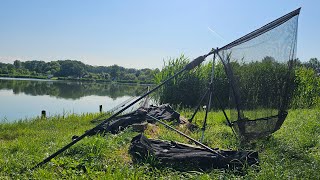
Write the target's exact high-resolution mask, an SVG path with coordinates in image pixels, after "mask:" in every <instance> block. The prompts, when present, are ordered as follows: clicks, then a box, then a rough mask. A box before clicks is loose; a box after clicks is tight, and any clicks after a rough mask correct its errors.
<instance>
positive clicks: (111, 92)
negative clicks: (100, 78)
mask: <svg viewBox="0 0 320 180" xmlns="http://www.w3.org/2000/svg"><path fill="white" fill-rule="evenodd" d="M145 88H146V86H142V85H128V84H117V83H95V82H71V81H54V80H37V79H13V78H0V122H13V121H16V120H20V119H26V118H33V117H36V116H40V114H41V111H42V110H45V111H46V113H47V116H52V115H58V114H59V115H63V114H65V115H67V114H70V113H78V114H80V113H87V112H99V105H102V106H103V111H108V110H110V109H112V108H113V107H115V106H117V105H118V104H120V103H122V102H123V101H126V100H128V99H130V98H131V97H136V96H138V95H139V93H141V92H143V91H144V89H145Z"/></svg>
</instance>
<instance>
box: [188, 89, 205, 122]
mask: <svg viewBox="0 0 320 180" xmlns="http://www.w3.org/2000/svg"><path fill="white" fill-rule="evenodd" d="M209 91H210V88H208V89H207V90H206V92H205V93H204V94H203V96H202V97H201V99H200V102H199V104H198V106H197V108H196V110H195V111H194V113H193V114H192V117H191V118H190V119H189V122H190V123H191V122H192V120H193V118H194V117H195V116H196V114H197V112H198V111H199V109H200V106H201V104H202V102H203V100H204V98H205V97H206V96H207V94H208V93H209Z"/></svg>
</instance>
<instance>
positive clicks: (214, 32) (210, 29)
mask: <svg viewBox="0 0 320 180" xmlns="http://www.w3.org/2000/svg"><path fill="white" fill-rule="evenodd" d="M208 30H209V31H211V32H212V33H213V34H215V35H216V36H217V37H218V38H220V39H221V40H222V41H223V42H224V43H225V42H226V40H225V39H224V38H223V37H222V36H221V35H220V34H218V33H217V32H216V31H214V30H213V29H212V28H210V27H208Z"/></svg>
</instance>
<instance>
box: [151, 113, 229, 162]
mask: <svg viewBox="0 0 320 180" xmlns="http://www.w3.org/2000/svg"><path fill="white" fill-rule="evenodd" d="M147 116H148V117H150V118H152V119H154V120H156V121H157V122H159V123H160V124H162V125H164V126H166V127H167V128H169V129H171V130H173V131H175V132H177V133H179V134H180V135H182V136H184V137H186V138H187V139H189V140H191V141H193V142H194V143H195V144H197V145H199V146H201V147H203V148H205V149H207V150H208V151H210V152H212V153H215V154H217V155H219V156H221V157H223V158H225V156H223V155H222V154H220V153H219V152H218V151H216V150H213V149H211V148H210V147H208V146H206V145H204V144H202V143H201V142H199V141H197V140H195V139H193V138H192V137H190V136H188V135H186V134H184V133H183V132H181V131H179V130H177V129H175V128H174V127H172V126H170V125H168V124H166V123H164V122H162V121H160V120H159V119H157V118H155V117H153V116H150V115H148V114H147Z"/></svg>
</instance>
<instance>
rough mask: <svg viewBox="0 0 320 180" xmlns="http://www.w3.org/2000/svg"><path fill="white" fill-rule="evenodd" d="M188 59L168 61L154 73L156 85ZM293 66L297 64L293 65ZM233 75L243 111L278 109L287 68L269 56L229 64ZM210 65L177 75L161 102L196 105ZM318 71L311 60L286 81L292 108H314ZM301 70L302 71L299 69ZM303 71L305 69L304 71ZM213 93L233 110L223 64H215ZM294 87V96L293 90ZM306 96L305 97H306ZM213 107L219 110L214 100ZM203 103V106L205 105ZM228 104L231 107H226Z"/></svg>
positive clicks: (205, 82) (208, 79) (318, 94)
mask: <svg viewBox="0 0 320 180" xmlns="http://www.w3.org/2000/svg"><path fill="white" fill-rule="evenodd" d="M188 62H189V60H188V59H187V58H186V57H185V56H181V57H179V58H176V59H169V60H168V61H167V62H165V64H164V67H163V69H162V70H161V71H160V72H159V73H158V74H156V76H155V82H156V83H160V82H162V81H164V80H165V79H167V78H169V77H170V76H172V75H173V74H174V73H176V72H178V70H180V69H182V68H183V67H184V66H185V65H186V64H187V63H188ZM296 64H299V63H297V62H296ZM231 66H232V68H233V70H234V72H233V73H234V74H236V75H237V77H239V78H238V79H235V83H236V84H237V85H238V87H240V88H239V93H240V97H241V100H242V101H243V102H242V104H244V106H245V107H246V108H249V109H250V108H253V107H258V106H260V107H264V108H277V107H278V106H279V99H277V98H275V97H281V96H282V95H279V93H283V92H280V91H279V89H281V88H280V87H282V86H283V85H284V83H283V82H285V81H287V73H288V72H287V70H286V65H284V64H283V63H278V62H276V61H275V60H274V59H273V58H272V57H265V58H264V59H263V60H262V61H261V62H250V63H238V62H232V63H231ZM299 67H312V68H309V70H308V72H307V71H305V70H304V71H302V70H299ZM211 68H212V63H207V64H204V65H200V66H199V67H197V68H196V69H195V70H192V71H189V72H186V73H184V74H182V75H179V76H178V77H177V78H176V79H174V80H173V81H171V82H169V83H167V85H165V86H164V87H163V88H162V89H161V91H160V93H159V95H158V98H159V101H160V102H161V103H170V104H173V105H179V106H182V107H194V106H196V104H198V102H199V100H200V99H201V97H202V95H203V94H204V92H205V89H207V88H208V86H209V82H210V75H211ZM319 68H320V62H319V61H318V60H317V59H316V58H313V59H311V60H310V61H309V62H306V63H305V64H301V63H300V65H299V66H298V67H297V70H296V71H295V75H294V74H291V75H290V78H289V82H287V84H289V91H287V93H286V95H287V96H288V97H292V98H291V99H292V101H293V102H292V104H291V106H292V107H295V108H299V107H302V108H303V107H313V106H315V105H317V104H319V98H320V92H319V85H318V83H319V81H320V80H319V79H320V77H319V75H320V74H318V75H317V74H316V70H317V69H319ZM300 69H301V68H300ZM304 69H305V68H304ZM214 76H215V78H214V83H213V84H214V88H213V89H214V93H215V95H216V96H217V97H219V99H220V102H221V103H222V106H223V107H224V108H226V107H233V106H232V99H231V101H230V100H229V94H230V90H231V89H229V80H228V79H227V78H226V73H225V69H224V66H223V64H222V63H220V62H217V63H215V75H214ZM294 87H295V88H296V91H295V93H294V94H292V92H293V88H294ZM305 94H307V96H305ZM213 101H214V102H213V103H212V104H213V108H214V109H217V108H220V107H219V106H218V105H219V103H217V102H216V101H215V100H214V99H213ZM205 102H207V101H206V100H205V101H203V104H202V105H205ZM228 102H231V104H228Z"/></svg>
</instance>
